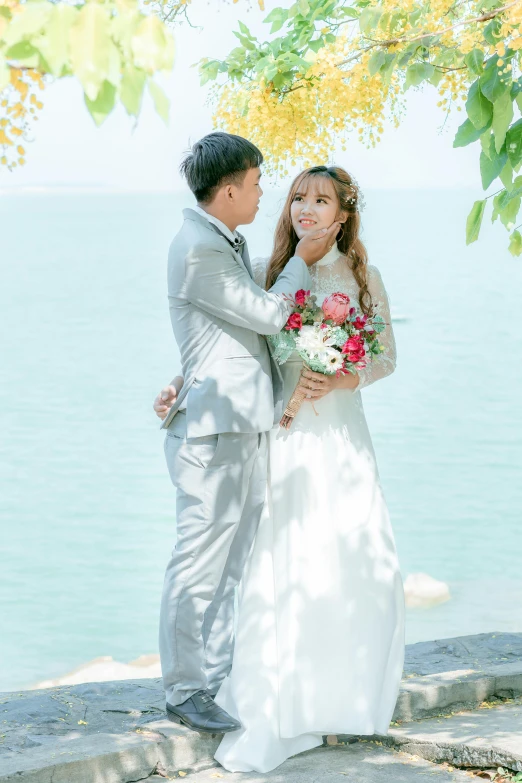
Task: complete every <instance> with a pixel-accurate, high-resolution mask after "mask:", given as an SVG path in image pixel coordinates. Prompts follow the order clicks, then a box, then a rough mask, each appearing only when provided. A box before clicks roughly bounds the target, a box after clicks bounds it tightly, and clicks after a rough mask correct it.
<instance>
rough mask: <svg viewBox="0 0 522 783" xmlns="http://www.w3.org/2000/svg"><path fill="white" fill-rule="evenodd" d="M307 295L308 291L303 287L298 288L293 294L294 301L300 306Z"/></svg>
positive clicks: (308, 294)
mask: <svg viewBox="0 0 522 783" xmlns="http://www.w3.org/2000/svg"><path fill="white" fill-rule="evenodd" d="M309 296H310V291H305V290H304V288H300V289H299V291H298V292H297V293H296V295H295V303H296V304H298V305H301V306H302V305H304V304H305V303H306V300H307V299H308V297H309Z"/></svg>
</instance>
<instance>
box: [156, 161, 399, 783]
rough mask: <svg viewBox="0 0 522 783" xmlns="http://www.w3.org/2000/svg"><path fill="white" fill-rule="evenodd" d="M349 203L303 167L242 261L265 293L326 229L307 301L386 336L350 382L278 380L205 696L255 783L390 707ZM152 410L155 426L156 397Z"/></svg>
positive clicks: (389, 623)
mask: <svg viewBox="0 0 522 783" xmlns="http://www.w3.org/2000/svg"><path fill="white" fill-rule="evenodd" d="M358 204H359V191H358V188H357V186H356V184H355V182H354V181H353V180H352V179H351V178H350V176H349V175H348V174H347V172H346V171H344V170H343V169H341V168H339V167H326V166H315V167H313V168H310V169H307V170H306V171H304V172H302V173H301V174H300V175H299V176H298V177H297V178H296V179H295V180H294V182H293V183H292V186H291V188H290V192H289V194H288V198H287V200H286V203H285V206H284V208H283V212H282V214H281V217H280V218H279V222H278V225H277V228H276V233H275V241H274V249H273V252H272V255H271V257H270V258H269V259H268V260H262V259H256V260H254V262H253V269H254V275H255V278H256V282H257V283H258V285H260V286H262V287H264V288H267V289H269V288H270V287H271V286H272V285H273V282H274V281H275V280H276V278H277V277H278V275H279V274H280V272H281V270H282V268H283V267H284V266H285V264H286V263H287V262H288V260H289V259H290V258H291V257H292V256H293V255H294V251H295V247H296V245H297V242H298V241H299V239H301V238H302V237H303V236H305V234H306V232H307V231H316V230H318V229H320V228H323V227H328V226H330V225H331V224H332V223H333V222H334V221H335V220H339V221H340V222H342V224H343V225H342V229H341V233H340V235H339V236H338V241H337V244H336V245H334V246H333V247H332V248H331V250H330V251H329V252H328V253H327V254H326V256H324V258H323V259H321V260H320V261H318V262H317V263H316V264H315V266H313V267H312V268H311V269H310V273H311V277H312V282H313V290H312V294H315V295H316V296H317V299H318V303H319V304H320V303H321V302H322V301H323V299H324V298H325V297H326V296H329V295H330V294H332V293H334V292H342V293H345V294H348V295H349V297H350V298H351V300H352V303H353V304H354V305H355V306H356V307H358V308H359V309H360V310H362V311H363V312H364V313H367V314H370V313H372V312H376V313H378V314H380V315H381V316H382V317H383V319H384V321H385V322H386V324H387V326H386V329H385V331H384V332H383V333H382V334H381V335H380V341H381V343H382V344H383V345H384V347H385V351H384V353H382V354H380V355H379V356H377V357H374V358H373V360H372V361H371V362H370V363H369V364H368V365H367V367H365V368H364V369H362V370H360V371H358V373H357V374H356V375H351V374H350V375H346V376H341V377H339V378H337V377H336V376H335V375H333V376H324V375H319V374H317V373H313V372H311V371H309V370H307V369H304V368H303V362H302V360H301V358H300V357H299V356H298V355H297V353H296V354H294V355H293V356H292V357H291V358H290V360H289V361H288V362H287V363H286V364H284V365H283V366H282V368H281V370H282V374H283V380H284V392H285V405H286V403H287V402H288V400H289V399H290V397H291V395H292V393H293V392H294V390H295V388H296V386H297V385H300V386H301V387H302V388H303V389H304V391H305V392H306V395H307V402H305V403H304V404H303V405H302V407H301V409H300V410H299V412H298V413H297V415H296V417H295V419H294V420H293V423H292V426H291V428H290V429H289V430H286V429H283V428H277V429H274V430H272V431H271V432H270V449H269V452H270V456H269V480H268V497H267V502H266V505H265V509H264V513H263V517H262V519H261V522H260V525H259V528H258V532H257V536H256V540H255V543H254V545H253V548H252V551H251V554H250V557H249V561H248V563H247V566H246V569H245V572H244V574H243V579H242V582H241V585H240V594H239V605H238V617H237V630H236V642H235V648H234V659H233V664H232V670H231V672H230V674H229V676H228V677H227V678H226V679H225V680H224V681H223V683H222V685H221V687H220V689H219V691H218V693H217V695H216V697H215V698H216V702H217V704H219V706H221V707H222V708H223V709H224V710H226V712H227V713H229V714H230V715H232V716H233V717H234V718H237V719H238V720H239V722H240V723H241V726H242V728H241V729H239V730H237V731H234V732H231V733H229V734H225V735H224V738H223V740H222V741H221V744H220V746H219V748H218V750H217V752H216V755H215V758H216V759H217V761H219V762H220V764H222V766H223V767H225V768H226V769H228V770H230V771H233V772H246V771H250V770H254V771H256V772H268V771H270V770H272V769H274V768H275V767H277V766H278V765H279V764H281V763H282V762H283V761H285V760H286V759H287V758H289V757H290V756H293V755H295V754H296V753H300V752H302V751H305V750H309V749H311V748H314V747H317V746H319V745H321V744H322V742H323V739H322V738H323V735H325V734H357V735H371V734H374V733H379V734H385V733H386V732H387V731H388V726H389V723H390V720H391V717H392V714H393V710H394V707H395V702H396V699H397V694H398V689H399V685H400V680H401V675H402V666H403V660H404V595H403V588H402V580H401V575H400V570H399V564H398V559H397V553H396V549H395V542H394V537H393V532H392V528H391V525H390V520H389V516H388V511H387V507H386V503H385V500H384V497H383V493H382V489H381V486H380V482H379V474H378V470H377V465H376V460H375V454H374V450H373V446H372V441H371V437H370V434H369V431H368V427H367V424H366V419H365V415H364V411H363V406H362V401H361V395H360V390H361V389H362V388H364V387H365V386H368V385H369V384H371V383H374V382H375V381H378V380H380V379H382V378H384V377H385V376H386V375H389V374H390V373H392V372H393V370H394V369H395V358H396V352H395V340H394V336H393V330H392V326H391V319H390V311H389V304H388V298H387V295H386V291H385V289H384V285H383V282H382V279H381V276H380V274H379V271H378V270H377V268H376V267H374V266H370V265H368V262H367V255H366V250H365V248H364V246H363V244H362V242H361V240H360V238H359V227H360V216H359V209H358ZM158 401H159V402H158ZM169 403H170V404H171V403H172V400H170V401H169ZM310 403H313V405H312V404H310ZM155 408H156V411H157V413H158V415H159V416H160V417H162V418H163V417H164V415H166V410H167V406H166V404H165V403H162V402H161V399H160V397H159V396H158V398H157V399H156V403H155ZM314 409H315V410H314Z"/></svg>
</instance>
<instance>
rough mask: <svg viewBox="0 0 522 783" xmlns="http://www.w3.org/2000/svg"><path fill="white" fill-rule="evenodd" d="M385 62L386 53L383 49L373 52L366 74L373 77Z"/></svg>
mask: <svg viewBox="0 0 522 783" xmlns="http://www.w3.org/2000/svg"><path fill="white" fill-rule="evenodd" d="M385 62H386V52H385V51H384V50H383V49H379V51H378V52H374V53H373V54H372V56H371V57H370V60H369V62H368V72H369V74H370V76H374V75H375V74H376V73H377V72H378V71H380V70H381V68H382V66H383V65H384V63H385Z"/></svg>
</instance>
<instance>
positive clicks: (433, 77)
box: [428, 68, 444, 87]
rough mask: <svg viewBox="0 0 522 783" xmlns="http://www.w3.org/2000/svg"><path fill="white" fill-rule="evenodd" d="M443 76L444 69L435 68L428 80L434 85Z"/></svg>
mask: <svg viewBox="0 0 522 783" xmlns="http://www.w3.org/2000/svg"><path fill="white" fill-rule="evenodd" d="M443 76H444V71H441V70H440V69H438V68H435V69H434V71H433V73H432V75H431V76H430V78H429V79H428V81H429V83H430V84H433V86H434V87H436V86H437V85H438V83H439V82H440V80H441V79H442V77H443Z"/></svg>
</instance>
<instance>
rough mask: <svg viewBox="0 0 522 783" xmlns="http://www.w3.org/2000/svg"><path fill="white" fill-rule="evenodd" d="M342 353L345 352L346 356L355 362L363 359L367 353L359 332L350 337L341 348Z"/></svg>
mask: <svg viewBox="0 0 522 783" xmlns="http://www.w3.org/2000/svg"><path fill="white" fill-rule="evenodd" d="M341 353H344V354H345V355H346V358H347V359H348V360H349V361H350V362H353V363H354V364H356V363H357V362H359V361H361V359H362V358H363V357H364V355H365V353H366V352H365V350H364V343H363V341H362V338H361V337H360V336H359V335H358V334H357V335H355V336H354V337H349V338H348V339H347V341H346V342H345V344H344V345H343V347H342V348H341Z"/></svg>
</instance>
